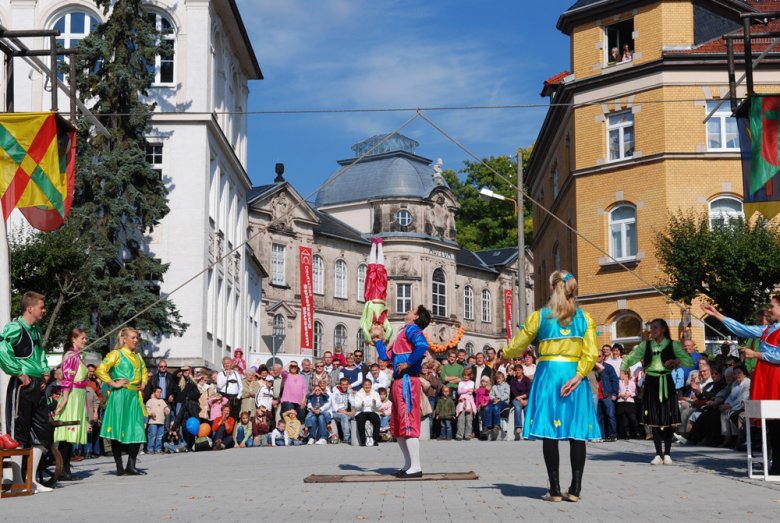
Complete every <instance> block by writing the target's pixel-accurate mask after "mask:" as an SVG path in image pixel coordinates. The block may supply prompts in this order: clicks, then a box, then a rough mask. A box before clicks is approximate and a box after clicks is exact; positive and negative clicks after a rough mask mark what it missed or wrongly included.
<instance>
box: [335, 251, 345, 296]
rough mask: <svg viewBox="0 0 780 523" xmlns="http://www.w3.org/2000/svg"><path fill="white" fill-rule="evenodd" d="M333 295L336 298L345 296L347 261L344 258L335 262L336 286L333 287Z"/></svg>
mask: <svg viewBox="0 0 780 523" xmlns="http://www.w3.org/2000/svg"><path fill="white" fill-rule="evenodd" d="M333 296H335V297H336V298H346V297H347V262H345V261H344V260H338V261H337V262H336V286H335V288H334V289H333Z"/></svg>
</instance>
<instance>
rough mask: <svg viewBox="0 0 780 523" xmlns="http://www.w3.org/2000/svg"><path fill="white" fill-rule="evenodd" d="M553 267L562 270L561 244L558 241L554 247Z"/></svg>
mask: <svg viewBox="0 0 780 523" xmlns="http://www.w3.org/2000/svg"><path fill="white" fill-rule="evenodd" d="M553 267H555V270H556V271H559V270H561V246H560V245H558V243H557V242H556V244H555V247H553Z"/></svg>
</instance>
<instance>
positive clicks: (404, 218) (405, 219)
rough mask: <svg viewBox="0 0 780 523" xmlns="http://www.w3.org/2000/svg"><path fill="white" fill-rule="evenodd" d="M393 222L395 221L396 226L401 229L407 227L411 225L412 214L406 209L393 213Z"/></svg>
mask: <svg viewBox="0 0 780 523" xmlns="http://www.w3.org/2000/svg"><path fill="white" fill-rule="evenodd" d="M395 221H397V222H398V225H400V226H401V227H408V226H409V225H411V224H412V213H411V212H409V210H408V209H401V210H400V211H398V212H397V213H395Z"/></svg>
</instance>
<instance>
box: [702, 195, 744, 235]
mask: <svg viewBox="0 0 780 523" xmlns="http://www.w3.org/2000/svg"><path fill="white" fill-rule="evenodd" d="M744 219H745V215H744V213H743V211H742V202H741V201H739V200H737V199H736V198H730V197H722V198H716V199H714V200H712V201H711V202H710V227H712V228H715V227H716V226H725V225H728V224H729V223H730V222H732V221H735V220H744Z"/></svg>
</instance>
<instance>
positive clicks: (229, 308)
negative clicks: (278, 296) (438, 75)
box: [0, 0, 264, 365]
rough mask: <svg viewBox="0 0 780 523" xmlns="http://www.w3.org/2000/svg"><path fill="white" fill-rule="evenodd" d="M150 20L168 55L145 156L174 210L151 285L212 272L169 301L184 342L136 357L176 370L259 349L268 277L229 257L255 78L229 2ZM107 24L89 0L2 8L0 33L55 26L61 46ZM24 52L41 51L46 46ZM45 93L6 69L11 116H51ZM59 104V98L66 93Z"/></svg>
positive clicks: (253, 263)
mask: <svg viewBox="0 0 780 523" xmlns="http://www.w3.org/2000/svg"><path fill="white" fill-rule="evenodd" d="M147 12H148V13H149V16H150V20H152V21H154V23H155V25H156V26H157V27H158V29H160V30H162V31H163V33H164V36H163V37H164V38H166V39H169V40H170V41H171V43H172V46H173V50H174V53H173V56H171V57H168V56H166V57H164V58H163V57H158V58H157V61H156V64H155V81H154V84H153V85H152V86H151V88H150V89H149V101H152V102H155V103H156V104H157V107H156V113H155V115H154V117H153V129H152V131H151V132H150V133H149V136H148V146H147V159H148V161H149V162H150V163H151V164H152V165H153V166H154V167H155V168H156V169H159V171H160V173H161V176H162V177H163V180H164V181H165V182H166V184H167V185H168V188H169V194H168V197H169V201H168V204H169V207H170V213H169V214H168V215H167V216H166V217H165V218H164V219H163V221H162V223H161V224H160V226H158V227H156V228H155V230H154V232H153V233H152V234H151V237H150V238H149V239H148V242H147V243H146V248H147V249H148V252H149V253H150V255H152V256H154V257H156V258H160V259H161V260H162V261H164V262H166V263H169V264H170V267H169V269H168V272H167V273H166V274H165V275H164V280H163V281H161V282H159V286H160V290H161V292H162V293H163V294H165V293H168V292H171V291H172V290H173V289H175V288H176V287H177V286H179V285H180V284H182V283H184V282H185V281H187V280H188V279H189V278H191V277H192V276H193V275H195V274H197V273H198V272H200V271H203V270H204V269H206V267H209V266H211V265H212V264H215V265H214V266H213V267H211V268H209V269H208V270H207V271H205V272H204V273H203V274H202V275H201V276H199V277H198V278H196V279H195V280H194V281H192V282H190V283H189V284H188V285H186V286H184V287H183V288H182V289H181V290H179V291H177V292H176V293H175V294H174V295H173V296H172V297H171V299H172V300H173V302H174V303H175V304H176V306H177V308H178V309H179V311H180V312H181V315H182V319H183V321H185V322H186V323H188V324H189V328H188V329H187V331H186V332H185V333H184V335H183V336H182V337H167V338H161V339H156V340H151V343H149V344H147V345H146V346H145V348H144V351H145V355H146V356H150V357H159V356H165V357H167V358H168V359H169V361H171V363H172V364H173V365H180V364H184V363H187V364H190V365H203V364H208V365H213V364H214V363H216V362H218V361H219V360H220V359H221V357H222V356H223V355H225V354H231V353H232V351H233V350H234V349H235V348H237V347H244V348H249V347H252V346H256V345H257V343H259V315H260V290H261V285H260V280H261V278H262V277H263V273H264V270H263V268H262V266H261V265H260V264H259V261H258V260H257V258H256V257H255V256H254V254H253V253H252V252H251V250H247V249H244V248H242V249H239V250H237V251H236V252H235V253H233V254H231V255H230V256H228V257H225V255H226V254H227V253H229V252H230V251H232V250H233V249H234V248H235V247H237V246H239V245H242V244H243V242H245V240H246V238H247V235H246V231H247V226H248V219H247V206H246V194H247V192H248V191H249V190H250V188H251V183H250V181H249V177H248V176H247V172H246V158H247V123H246V114H244V111H245V109H246V108H247V98H248V94H249V87H248V86H249V82H250V81H252V80H259V79H262V72H261V70H260V66H259V64H258V61H257V58H256V56H255V54H254V51H253V50H252V46H251V44H250V41H249V37H248V35H247V32H246V28H245V27H244V24H243V22H242V20H241V16H240V13H239V11H238V8H237V6H236V3H235V0H188V1H186V2H181V1H177V0H151V1H149V2H148V3H147ZM104 19H105V16H104V15H103V13H102V12H100V11H99V10H97V9H96V8H95V4H94V2H91V1H88V0H72V1H71V0H69V1H62V0H38V1H34V2H28V1H24V2H21V1H14V0H0V23H2V25H3V26H4V27H6V28H8V29H14V30H23V29H58V30H59V31H60V37H59V38H58V42H59V44H60V45H62V46H63V47H66V48H72V47H74V46H76V45H78V42H80V41H81V40H82V39H83V38H84V37H86V36H87V35H88V34H89V33H90V32H91V31H92V30H94V29H95V27H96V26H97V25H98V24H99V23H100V22H102V21H104ZM26 44H27V45H28V46H29V47H31V48H44V46H45V47H46V48H48V44H47V43H44V42H43V40H42V39H38V40H36V39H26ZM3 85H5V82H3ZM51 88H52V87H51V85H50V84H49V82H48V79H47V77H46V75H44V74H42V73H41V71H40V70H38V69H37V68H36V67H34V66H33V65H31V64H30V63H28V62H26V61H23V60H20V59H16V60H15V61H14V75H13V110H14V111H46V110H49V108H50V102H49V101H50V90H51ZM3 94H4V95H5V93H3ZM5 98H6V97H5V96H3V99H5ZM59 98H60V100H61V101H65V100H67V93H65V92H64V91H61V92H60V95H59ZM61 105H62V106H63V107H65V104H64V103H61Z"/></svg>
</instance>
